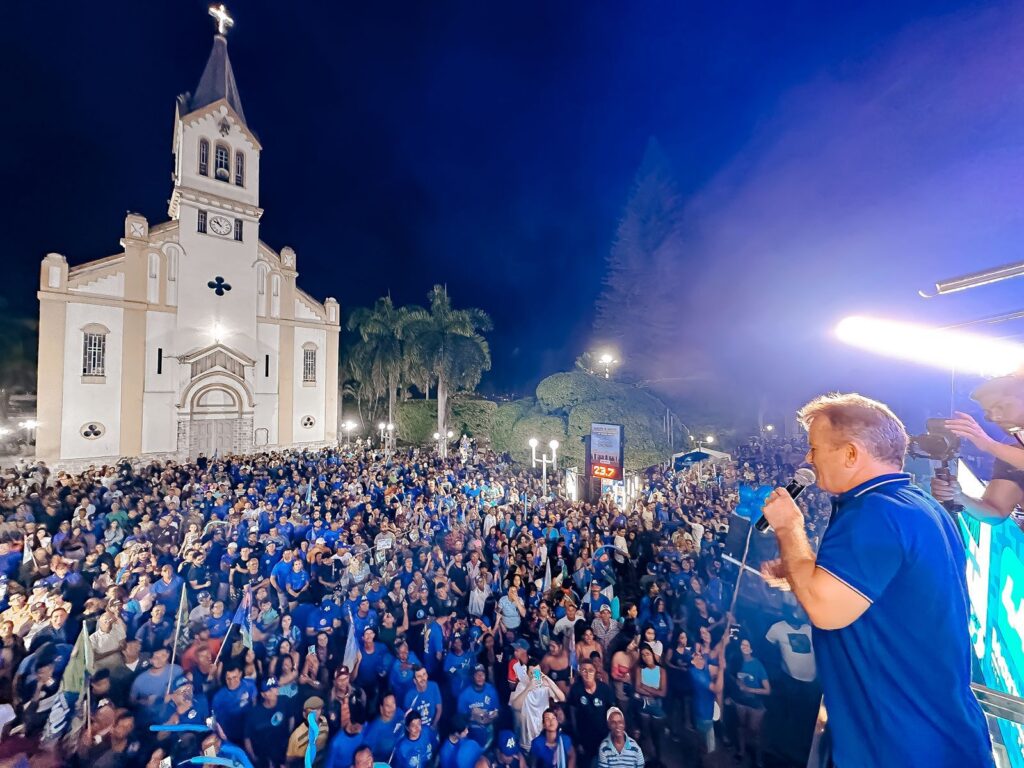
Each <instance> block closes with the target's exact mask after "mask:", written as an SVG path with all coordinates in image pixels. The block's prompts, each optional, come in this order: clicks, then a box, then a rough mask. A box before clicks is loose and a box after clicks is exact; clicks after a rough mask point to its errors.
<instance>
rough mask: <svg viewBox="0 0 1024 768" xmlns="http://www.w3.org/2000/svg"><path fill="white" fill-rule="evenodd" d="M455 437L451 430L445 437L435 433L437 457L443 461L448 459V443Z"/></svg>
mask: <svg viewBox="0 0 1024 768" xmlns="http://www.w3.org/2000/svg"><path fill="white" fill-rule="evenodd" d="M453 437H455V433H454V432H452V431H451V430H450V429H449V430H448V431H447V432H445V433H444V434H443V435H442V434H441V433H440V432H435V433H434V442H435V443H437V455H438V456H440V457H441V458H442V459H447V458H448V441H449V440H451V439H452V438H453Z"/></svg>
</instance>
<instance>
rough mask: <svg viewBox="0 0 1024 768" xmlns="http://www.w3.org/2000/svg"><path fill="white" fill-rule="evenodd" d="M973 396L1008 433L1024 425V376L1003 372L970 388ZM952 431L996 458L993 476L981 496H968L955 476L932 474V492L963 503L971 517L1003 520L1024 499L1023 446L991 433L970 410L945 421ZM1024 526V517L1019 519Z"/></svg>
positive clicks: (989, 417)
mask: <svg viewBox="0 0 1024 768" xmlns="http://www.w3.org/2000/svg"><path fill="white" fill-rule="evenodd" d="M971 399H972V400H974V401H975V402H976V403H978V404H979V405H980V406H981V407H982V408H983V409H984V411H985V418H987V419H988V420H989V421H991V422H993V423H995V424H997V425H998V426H999V427H1000V428H1001V429H1003V430H1004V431H1006V432H1007V433H1011V434H1012V433H1014V432H1016V431H1017V430H1020V429H1022V428H1024V378H1021V377H1019V376H1000V377H999V378H996V379H990V380H988V381H986V382H985V383H984V384H982V385H981V386H979V387H978V388H977V389H975V390H974V391H973V392H971ZM946 428H947V429H949V431H950V432H952V433H953V434H955V435H957V436H958V437H961V438H963V439H965V440H969V441H970V442H971V443H972V444H973V445H974V447H975V448H977V449H978V450H979V451H983V452H984V453H987V454H989V455H991V456H993V457H994V458H995V463H994V465H993V467H992V479H991V480H990V481H989V483H988V485H987V486H986V487H985V492H984V493H983V494H982V495H981V497H980V498H975V497H973V496H969V495H968V494H966V493H964V492H963V489H961V488H960V483H958V482H957V481H956V478H942V477H933V478H932V482H931V491H932V496H934V497H935V498H936V499H938V500H939V501H952V502H954V503H956V504H960V505H962V506H963V508H964V511H965V512H967V514H969V515H970V516H971V517H974V518H976V519H978V520H982V521H984V522H987V523H1001V522H1002V521H1003V520H1005V519H1006V518H1007V517H1009V516H1010V515H1011V514H1012V513H1013V510H1014V509H1015V508H1016V507H1017V506H1018V505H1019V504H1021V503H1022V502H1024V449H1022V448H1015V447H1013V446H1011V445H1007V444H1005V443H1001V442H999V441H998V440H994V439H993V438H991V437H989V435H988V433H987V432H985V430H984V429H982V428H981V426H980V425H979V424H978V422H977V421H975V420H974V419H973V418H972V417H971V416H970V415H969V414H966V413H961V412H957V413H956V414H955V417H954V418H952V419H949V420H947V421H946ZM1018 525H1021V527H1022V528H1024V521H1021V522H1018Z"/></svg>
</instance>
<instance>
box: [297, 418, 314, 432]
mask: <svg viewBox="0 0 1024 768" xmlns="http://www.w3.org/2000/svg"><path fill="white" fill-rule="evenodd" d="M299 423H300V424H301V425H302V428H303V429H312V428H313V426H314V425H315V424H316V419H315V418H313V417H312V416H303V417H302V421H300V422H299Z"/></svg>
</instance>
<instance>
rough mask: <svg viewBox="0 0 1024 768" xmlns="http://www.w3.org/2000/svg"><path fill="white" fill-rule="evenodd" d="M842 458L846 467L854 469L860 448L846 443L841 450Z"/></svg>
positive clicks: (854, 444)
mask: <svg viewBox="0 0 1024 768" xmlns="http://www.w3.org/2000/svg"><path fill="white" fill-rule="evenodd" d="M843 450H844V455H843V458H844V459H845V461H846V466H847V467H854V466H856V464H857V459H858V458H859V457H860V447H859V446H858V445H857V444H856V443H847V444H846V447H845V448H844V449H843Z"/></svg>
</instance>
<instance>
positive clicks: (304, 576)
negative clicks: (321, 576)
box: [284, 558, 309, 603]
mask: <svg viewBox="0 0 1024 768" xmlns="http://www.w3.org/2000/svg"><path fill="white" fill-rule="evenodd" d="M291 565H292V569H291V571H290V572H289V573H288V574H287V575H286V576H285V578H284V586H285V591H286V592H287V593H288V602H289V603H295V602H298V600H299V598H300V597H301V596H302V593H303V592H305V591H306V589H307V588H308V587H309V574H308V573H306V569H305V568H304V567H303V564H302V560H301V559H300V558H295V559H294V560H292V563H291Z"/></svg>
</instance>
